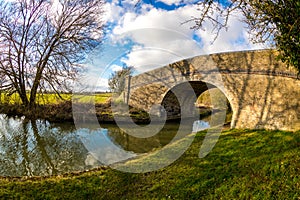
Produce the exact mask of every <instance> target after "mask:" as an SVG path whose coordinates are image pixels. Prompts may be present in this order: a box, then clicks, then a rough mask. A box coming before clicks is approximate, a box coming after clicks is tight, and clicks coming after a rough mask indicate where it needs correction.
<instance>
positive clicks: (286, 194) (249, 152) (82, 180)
mask: <svg viewBox="0 0 300 200" xmlns="http://www.w3.org/2000/svg"><path fill="white" fill-rule="evenodd" d="M204 136H205V132H200V133H198V134H197V135H196V137H195V140H194V142H193V144H192V145H191V147H190V148H189V149H188V150H187V151H186V153H185V154H184V155H183V156H181V157H180V159H178V160H177V161H176V162H174V163H173V164H172V165H170V166H168V167H166V168H164V169H161V170H159V171H154V172H149V173H143V174H129V173H123V172H119V171H116V170H112V169H109V168H102V169H99V170H96V171H92V172H85V173H82V174H75V175H74V174H73V175H72V174H70V175H65V176H56V177H48V178H29V179H25V178H23V179H19V178H15V179H12V178H2V179H0V198H3V199H13V198H17V199H18V198H23V199H296V198H298V197H300V175H299V174H300V150H299V147H300V131H298V132H295V133H292V132H283V131H263V130H260V131H255V130H229V131H225V132H223V133H222V135H221V137H220V139H219V141H218V143H217V144H216V146H215V148H214V149H213V151H212V152H211V153H210V154H209V155H208V156H206V157H205V158H203V159H199V158H198V153H199V148H200V146H201V143H202V141H203V138H204ZM140 159H143V158H140ZM153 162H156V161H155V160H153ZM125 165H126V164H125Z"/></svg>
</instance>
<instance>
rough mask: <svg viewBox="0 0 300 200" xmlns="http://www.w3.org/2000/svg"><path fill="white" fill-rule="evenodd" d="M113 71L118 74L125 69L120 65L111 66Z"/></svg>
mask: <svg viewBox="0 0 300 200" xmlns="http://www.w3.org/2000/svg"><path fill="white" fill-rule="evenodd" d="M110 68H111V70H112V71H114V72H117V71H121V70H122V69H123V68H122V67H121V66H119V65H111V66H110Z"/></svg>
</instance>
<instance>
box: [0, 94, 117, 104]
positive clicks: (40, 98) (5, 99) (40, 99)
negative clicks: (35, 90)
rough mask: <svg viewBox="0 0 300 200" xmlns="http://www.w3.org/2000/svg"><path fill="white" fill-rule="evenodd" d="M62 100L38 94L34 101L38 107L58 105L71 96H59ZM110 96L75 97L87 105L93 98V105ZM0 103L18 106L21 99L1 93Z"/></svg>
mask: <svg viewBox="0 0 300 200" xmlns="http://www.w3.org/2000/svg"><path fill="white" fill-rule="evenodd" d="M60 95H61V97H62V98H63V99H61V98H60V97H59V96H58V95H57V94H48V93H47V94H43V95H41V94H38V95H37V98H36V101H37V104H39V105H45V104H59V103H62V102H63V101H65V100H67V101H70V100H72V94H60ZM111 96H112V93H100V94H95V95H76V96H75V97H76V98H77V99H80V100H79V102H83V103H87V102H89V101H90V100H91V99H92V98H94V101H95V103H99V104H101V103H105V102H106V101H107V100H108V98H110V97H111ZM0 102H1V103H8V104H20V103H21V99H20V98H19V95H18V94H16V93H14V94H12V95H7V94H5V93H1V95H0Z"/></svg>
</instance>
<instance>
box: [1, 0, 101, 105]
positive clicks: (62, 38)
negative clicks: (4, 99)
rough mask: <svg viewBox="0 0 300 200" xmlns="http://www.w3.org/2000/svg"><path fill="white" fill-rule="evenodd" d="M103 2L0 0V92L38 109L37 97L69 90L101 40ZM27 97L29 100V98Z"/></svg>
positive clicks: (88, 0) (90, 0)
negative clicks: (44, 93)
mask: <svg viewBox="0 0 300 200" xmlns="http://www.w3.org/2000/svg"><path fill="white" fill-rule="evenodd" d="M103 4H104V3H103V1H102V0H53V1H49V0H14V1H5V0H0V76H2V77H4V78H5V80H6V82H5V84H2V85H1V89H2V90H4V89H5V90H9V91H10V92H11V93H18V94H19V96H20V98H21V100H22V104H23V105H24V106H26V107H28V108H30V109H32V108H34V107H35V105H36V96H37V93H38V92H43V91H45V90H50V89H51V90H53V91H55V92H56V93H57V94H58V95H59V92H60V91H64V90H68V89H70V87H69V86H70V83H71V82H70V81H72V80H74V79H75V78H76V76H77V75H78V72H80V71H81V70H83V67H82V65H81V62H82V61H83V60H84V58H85V54H86V53H87V52H88V51H90V50H91V49H93V48H94V47H96V46H97V45H99V44H100V43H101V38H102V30H103V22H102V20H101V16H102V14H103V12H104V11H103V10H102V6H103ZM27 92H30V95H27Z"/></svg>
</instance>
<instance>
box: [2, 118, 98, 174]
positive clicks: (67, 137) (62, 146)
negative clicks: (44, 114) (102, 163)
mask: <svg viewBox="0 0 300 200" xmlns="http://www.w3.org/2000/svg"><path fill="white" fill-rule="evenodd" d="M0 127H1V128H0V165H1V168H0V175H2V176H33V175H51V174H60V173H65V172H70V171H77V170H84V169H87V168H89V167H90V166H87V165H86V164H85V160H86V157H87V154H88V152H87V150H86V149H85V148H84V145H83V144H82V142H81V140H80V139H79V138H78V135H77V133H76V132H74V131H72V129H69V130H68V131H66V130H64V129H60V128H57V127H51V125H50V124H49V123H48V122H47V121H42V120H36V121H33V120H27V119H25V118H15V119H14V118H7V117H5V115H0ZM93 164H94V165H99V163H93ZM92 167H94V166H92Z"/></svg>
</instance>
